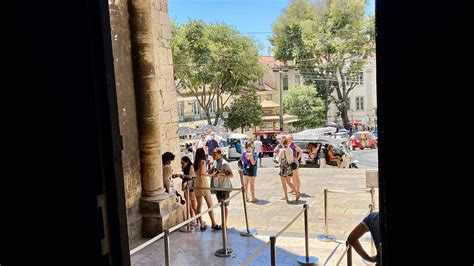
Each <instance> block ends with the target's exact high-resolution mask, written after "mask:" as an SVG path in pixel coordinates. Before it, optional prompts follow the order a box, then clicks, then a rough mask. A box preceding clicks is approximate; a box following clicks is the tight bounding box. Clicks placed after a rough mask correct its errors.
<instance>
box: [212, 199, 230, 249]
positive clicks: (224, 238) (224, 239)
mask: <svg viewBox="0 0 474 266" xmlns="http://www.w3.org/2000/svg"><path fill="white" fill-rule="evenodd" d="M220 203H221V219H222V247H223V248H221V249H218V250H216V253H215V255H216V256H217V257H229V256H230V255H232V252H233V250H232V249H231V248H228V247H227V225H226V223H225V206H224V201H221V202H220Z"/></svg>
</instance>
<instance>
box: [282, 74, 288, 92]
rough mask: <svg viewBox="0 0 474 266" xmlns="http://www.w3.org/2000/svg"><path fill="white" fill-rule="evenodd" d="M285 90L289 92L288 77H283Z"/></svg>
mask: <svg viewBox="0 0 474 266" xmlns="http://www.w3.org/2000/svg"><path fill="white" fill-rule="evenodd" d="M283 90H285V91H286V90H288V75H284V76H283Z"/></svg>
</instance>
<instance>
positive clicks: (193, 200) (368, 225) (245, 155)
mask: <svg viewBox="0 0 474 266" xmlns="http://www.w3.org/2000/svg"><path fill="white" fill-rule="evenodd" d="M280 145H281V148H280V149H279V152H278V155H277V158H278V159H277V162H278V166H279V173H278V174H279V176H280V181H281V186H282V192H283V198H282V199H284V200H285V201H286V202H287V203H290V199H289V197H288V194H293V195H294V197H295V198H294V199H295V200H296V201H298V200H299V199H300V196H301V180H300V176H299V171H298V169H299V160H300V159H301V157H302V155H303V150H302V149H301V148H300V147H298V145H297V144H296V143H294V141H293V136H292V135H291V134H290V135H286V136H283V137H282V139H281V142H280ZM193 146H194V148H195V152H193V150H194V149H193ZM244 147H245V149H243V152H242V155H241V158H240V159H239V161H238V165H239V168H240V169H241V170H242V173H243V176H244V187H245V195H244V196H245V199H246V201H247V202H251V203H257V202H259V199H258V198H257V197H256V191H255V181H256V177H257V168H258V167H259V166H261V165H262V164H261V159H262V157H263V154H262V151H261V147H262V142H261V141H260V140H259V139H256V140H255V141H254V142H253V143H252V142H246V143H245V144H244ZM321 148H322V147H321V145H319V144H318V145H316V146H314V147H313V146H308V147H307V148H306V149H307V151H308V154H310V155H313V156H317V154H318V152H319V150H320V149H321ZM181 155H182V157H181V170H182V174H173V170H172V166H171V163H172V162H173V160H174V159H175V155H174V154H173V153H171V152H165V153H164V154H163V155H162V161H163V184H164V188H165V190H166V192H168V193H169V194H170V195H176V196H177V201H178V202H181V203H182V204H183V220H185V219H186V215H185V209H184V201H183V199H182V196H181V195H180V194H179V193H178V192H177V191H176V190H175V189H174V179H175V178H176V177H180V178H182V187H183V191H184V196H185V198H187V199H189V201H190V202H189V204H190V217H194V216H196V215H197V214H199V213H201V207H202V204H203V201H205V202H206V205H207V207H208V208H211V207H212V205H213V198H212V194H215V195H216V198H217V200H218V201H225V200H227V199H228V198H229V197H230V189H232V182H231V178H233V177H234V174H233V171H232V169H231V167H230V165H229V163H228V162H227V160H225V159H224V158H223V154H222V150H221V148H220V147H219V144H218V142H217V141H216V140H215V135H214V134H213V133H211V134H210V139H208V140H206V135H204V134H202V135H201V138H200V139H199V140H198V141H196V142H195V143H194V145H192V146H191V145H187V146H186V149H185V150H184V151H183V153H182V154H181ZM326 156H327V159H326V160H327V162H328V163H329V164H333V165H337V166H339V165H340V163H341V158H340V156H339V155H337V154H336V153H335V152H334V150H333V147H332V145H328V147H327V155H326ZM209 177H212V178H213V179H214V180H215V182H214V184H212V182H209V180H208V178H209ZM211 180H212V179H211ZM187 186H188V187H189V195H187V194H186V193H187V192H186V187H187ZM211 187H216V188H222V189H229V190H228V191H212V190H210V188H211ZM288 188H289V189H290V191H289V192H288ZM249 192H250V196H251V197H250V198H249V195H248V194H249ZM224 206H225V208H224V210H225V218H226V223H225V224H226V225H227V218H228V216H229V210H228V206H229V201H227V202H226V203H225V204H224ZM208 215H209V218H210V219H211V229H213V230H221V229H222V225H219V224H218V223H217V220H216V217H215V214H214V212H213V211H212V210H211V211H209V212H208ZM221 222H222V221H221ZM191 226H192V227H193V228H195V229H196V230H200V231H205V230H207V228H208V225H207V224H206V222H204V221H203V219H202V217H199V218H197V219H196V220H195V221H192V222H191ZM368 231H370V233H371V234H372V237H373V238H374V241H375V244H376V248H377V254H376V255H374V256H370V255H368V254H367V253H366V251H365V250H364V249H363V248H362V246H361V245H360V243H359V241H358V239H359V238H360V237H361V236H362V235H363V234H364V233H366V232H368ZM379 235H380V233H379V223H378V212H377V213H372V214H370V215H369V216H367V217H366V218H365V219H364V220H363V221H362V222H361V223H360V224H359V225H357V226H356V227H355V228H354V230H353V231H352V232H351V233H350V235H349V237H348V240H347V243H348V244H350V245H351V246H352V247H353V248H354V250H355V251H356V252H357V253H359V254H360V255H361V257H362V258H364V259H365V260H366V261H369V262H374V263H380V257H379V246H380V237H379Z"/></svg>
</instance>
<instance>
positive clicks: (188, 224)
mask: <svg viewBox="0 0 474 266" xmlns="http://www.w3.org/2000/svg"><path fill="white" fill-rule="evenodd" d="M185 184H186V195H185V200H186V220H188V219H189V217H190V216H191V213H190V209H189V208H190V206H189V203H190V202H189V181H188V182H186V183H185ZM179 231H181V232H183V233H189V232H192V231H193V229H191V224H190V223H187V224H186V229H185V228H181V229H180V230H179Z"/></svg>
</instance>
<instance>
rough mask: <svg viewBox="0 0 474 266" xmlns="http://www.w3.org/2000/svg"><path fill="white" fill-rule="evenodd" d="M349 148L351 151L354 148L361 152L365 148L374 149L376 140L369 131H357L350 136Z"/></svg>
mask: <svg viewBox="0 0 474 266" xmlns="http://www.w3.org/2000/svg"><path fill="white" fill-rule="evenodd" d="M349 147H350V149H351V150H355V149H356V148H359V149H361V150H363V149H365V148H371V149H376V148H377V139H376V138H374V136H373V135H372V133H370V132H369V131H359V132H356V133H354V134H352V136H351V141H350V146H349Z"/></svg>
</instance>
